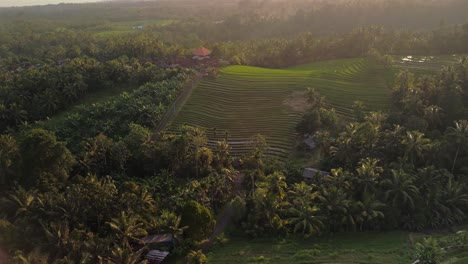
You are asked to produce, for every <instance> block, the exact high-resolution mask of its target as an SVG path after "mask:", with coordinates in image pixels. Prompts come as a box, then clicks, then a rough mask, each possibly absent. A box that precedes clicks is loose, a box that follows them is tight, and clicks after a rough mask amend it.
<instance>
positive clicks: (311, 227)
mask: <svg viewBox="0 0 468 264" xmlns="http://www.w3.org/2000/svg"><path fill="white" fill-rule="evenodd" d="M293 206H294V205H293ZM319 211H320V209H319V208H318V207H317V206H309V205H308V204H304V203H302V204H300V205H299V207H298V208H296V207H292V208H290V209H289V213H290V214H291V215H292V217H291V218H289V219H288V222H289V223H291V225H293V226H294V229H293V232H294V233H301V234H302V236H303V237H304V238H308V237H310V236H311V235H313V234H315V233H319V232H320V230H321V229H323V228H324V224H323V222H322V217H321V216H319V215H318V212H319Z"/></svg>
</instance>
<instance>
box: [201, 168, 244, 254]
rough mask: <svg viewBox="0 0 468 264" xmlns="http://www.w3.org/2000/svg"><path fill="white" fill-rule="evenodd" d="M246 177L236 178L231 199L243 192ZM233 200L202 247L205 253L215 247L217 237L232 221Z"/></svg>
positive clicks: (225, 208) (228, 203) (217, 219)
mask: <svg viewBox="0 0 468 264" xmlns="http://www.w3.org/2000/svg"><path fill="white" fill-rule="evenodd" d="M244 177H245V175H244V174H240V173H239V174H237V175H236V176H235V178H234V188H233V190H232V194H231V199H232V198H234V197H235V196H236V195H238V194H239V193H240V191H241V190H242V183H243V182H244ZM231 199H229V201H228V202H227V204H226V205H225V206H224V208H223V210H222V211H221V213H220V214H219V215H218V217H217V218H216V226H215V228H214V229H213V233H212V234H211V236H210V238H209V239H208V241H206V242H204V243H202V244H201V245H200V249H201V250H202V251H203V252H207V251H208V250H209V249H210V248H211V247H212V246H213V243H214V242H215V240H216V237H218V236H219V235H220V234H221V233H223V231H224V229H225V228H226V226H227V225H228V224H229V222H230V221H231V218H232V215H233V213H234V209H233V208H232V206H231V203H230V201H231Z"/></svg>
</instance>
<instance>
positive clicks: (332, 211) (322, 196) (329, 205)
mask: <svg viewBox="0 0 468 264" xmlns="http://www.w3.org/2000/svg"><path fill="white" fill-rule="evenodd" d="M318 199H319V201H320V203H321V204H322V211H323V212H324V213H325V214H326V215H327V218H328V221H327V222H328V223H329V225H330V227H331V229H332V231H337V230H338V227H339V225H340V224H341V223H342V222H345V217H346V213H347V212H348V210H349V206H350V204H351V200H350V199H349V198H348V194H347V193H346V192H345V191H344V190H343V189H340V188H337V186H330V187H328V188H322V189H321V190H320V192H319V195H318Z"/></svg>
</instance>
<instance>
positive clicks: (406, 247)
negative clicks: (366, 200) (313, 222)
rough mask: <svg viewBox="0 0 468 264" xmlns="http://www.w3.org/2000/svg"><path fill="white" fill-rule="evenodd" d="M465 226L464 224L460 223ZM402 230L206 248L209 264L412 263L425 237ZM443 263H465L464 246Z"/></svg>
mask: <svg viewBox="0 0 468 264" xmlns="http://www.w3.org/2000/svg"><path fill="white" fill-rule="evenodd" d="M460 228H461V230H465V228H466V227H460ZM427 236H428V235H427V234H423V233H410V232H405V231H391V232H354V233H338V234H335V235H327V236H323V237H319V238H311V239H307V240H304V239H301V238H288V239H278V238H262V239H247V238H241V237H233V238H231V239H227V241H225V242H224V243H223V244H218V245H216V246H215V247H214V248H213V249H212V250H211V251H210V252H208V254H207V256H208V260H209V263H210V264H217V263H220V264H231V263H268V264H275V263H278V264H280V263H412V262H413V261H414V252H415V251H414V244H415V243H418V242H422V241H423V238H425V237H427ZM431 236H433V237H435V238H437V239H450V238H453V237H454V236H456V235H455V234H454V233H452V232H445V231H440V232H434V233H432V234H431ZM442 263H443V264H449V263H450V264H453V263H457V264H461V263H468V252H466V250H464V248H460V249H456V250H448V251H446V253H445V255H444V256H443V261H442Z"/></svg>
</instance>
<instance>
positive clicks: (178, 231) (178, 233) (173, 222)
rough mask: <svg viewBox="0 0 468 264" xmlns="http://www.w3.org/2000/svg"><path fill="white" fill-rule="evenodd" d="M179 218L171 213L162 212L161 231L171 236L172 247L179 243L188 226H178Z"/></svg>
mask: <svg viewBox="0 0 468 264" xmlns="http://www.w3.org/2000/svg"><path fill="white" fill-rule="evenodd" d="M180 224H181V218H180V216H177V215H175V214H174V213H172V212H169V211H167V210H164V211H163V212H162V214H161V229H162V230H163V231H165V232H169V233H170V234H171V235H172V241H173V247H175V246H176V243H178V242H180V238H181V237H182V235H183V234H184V231H185V230H186V229H187V228H188V226H183V227H181V226H180Z"/></svg>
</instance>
